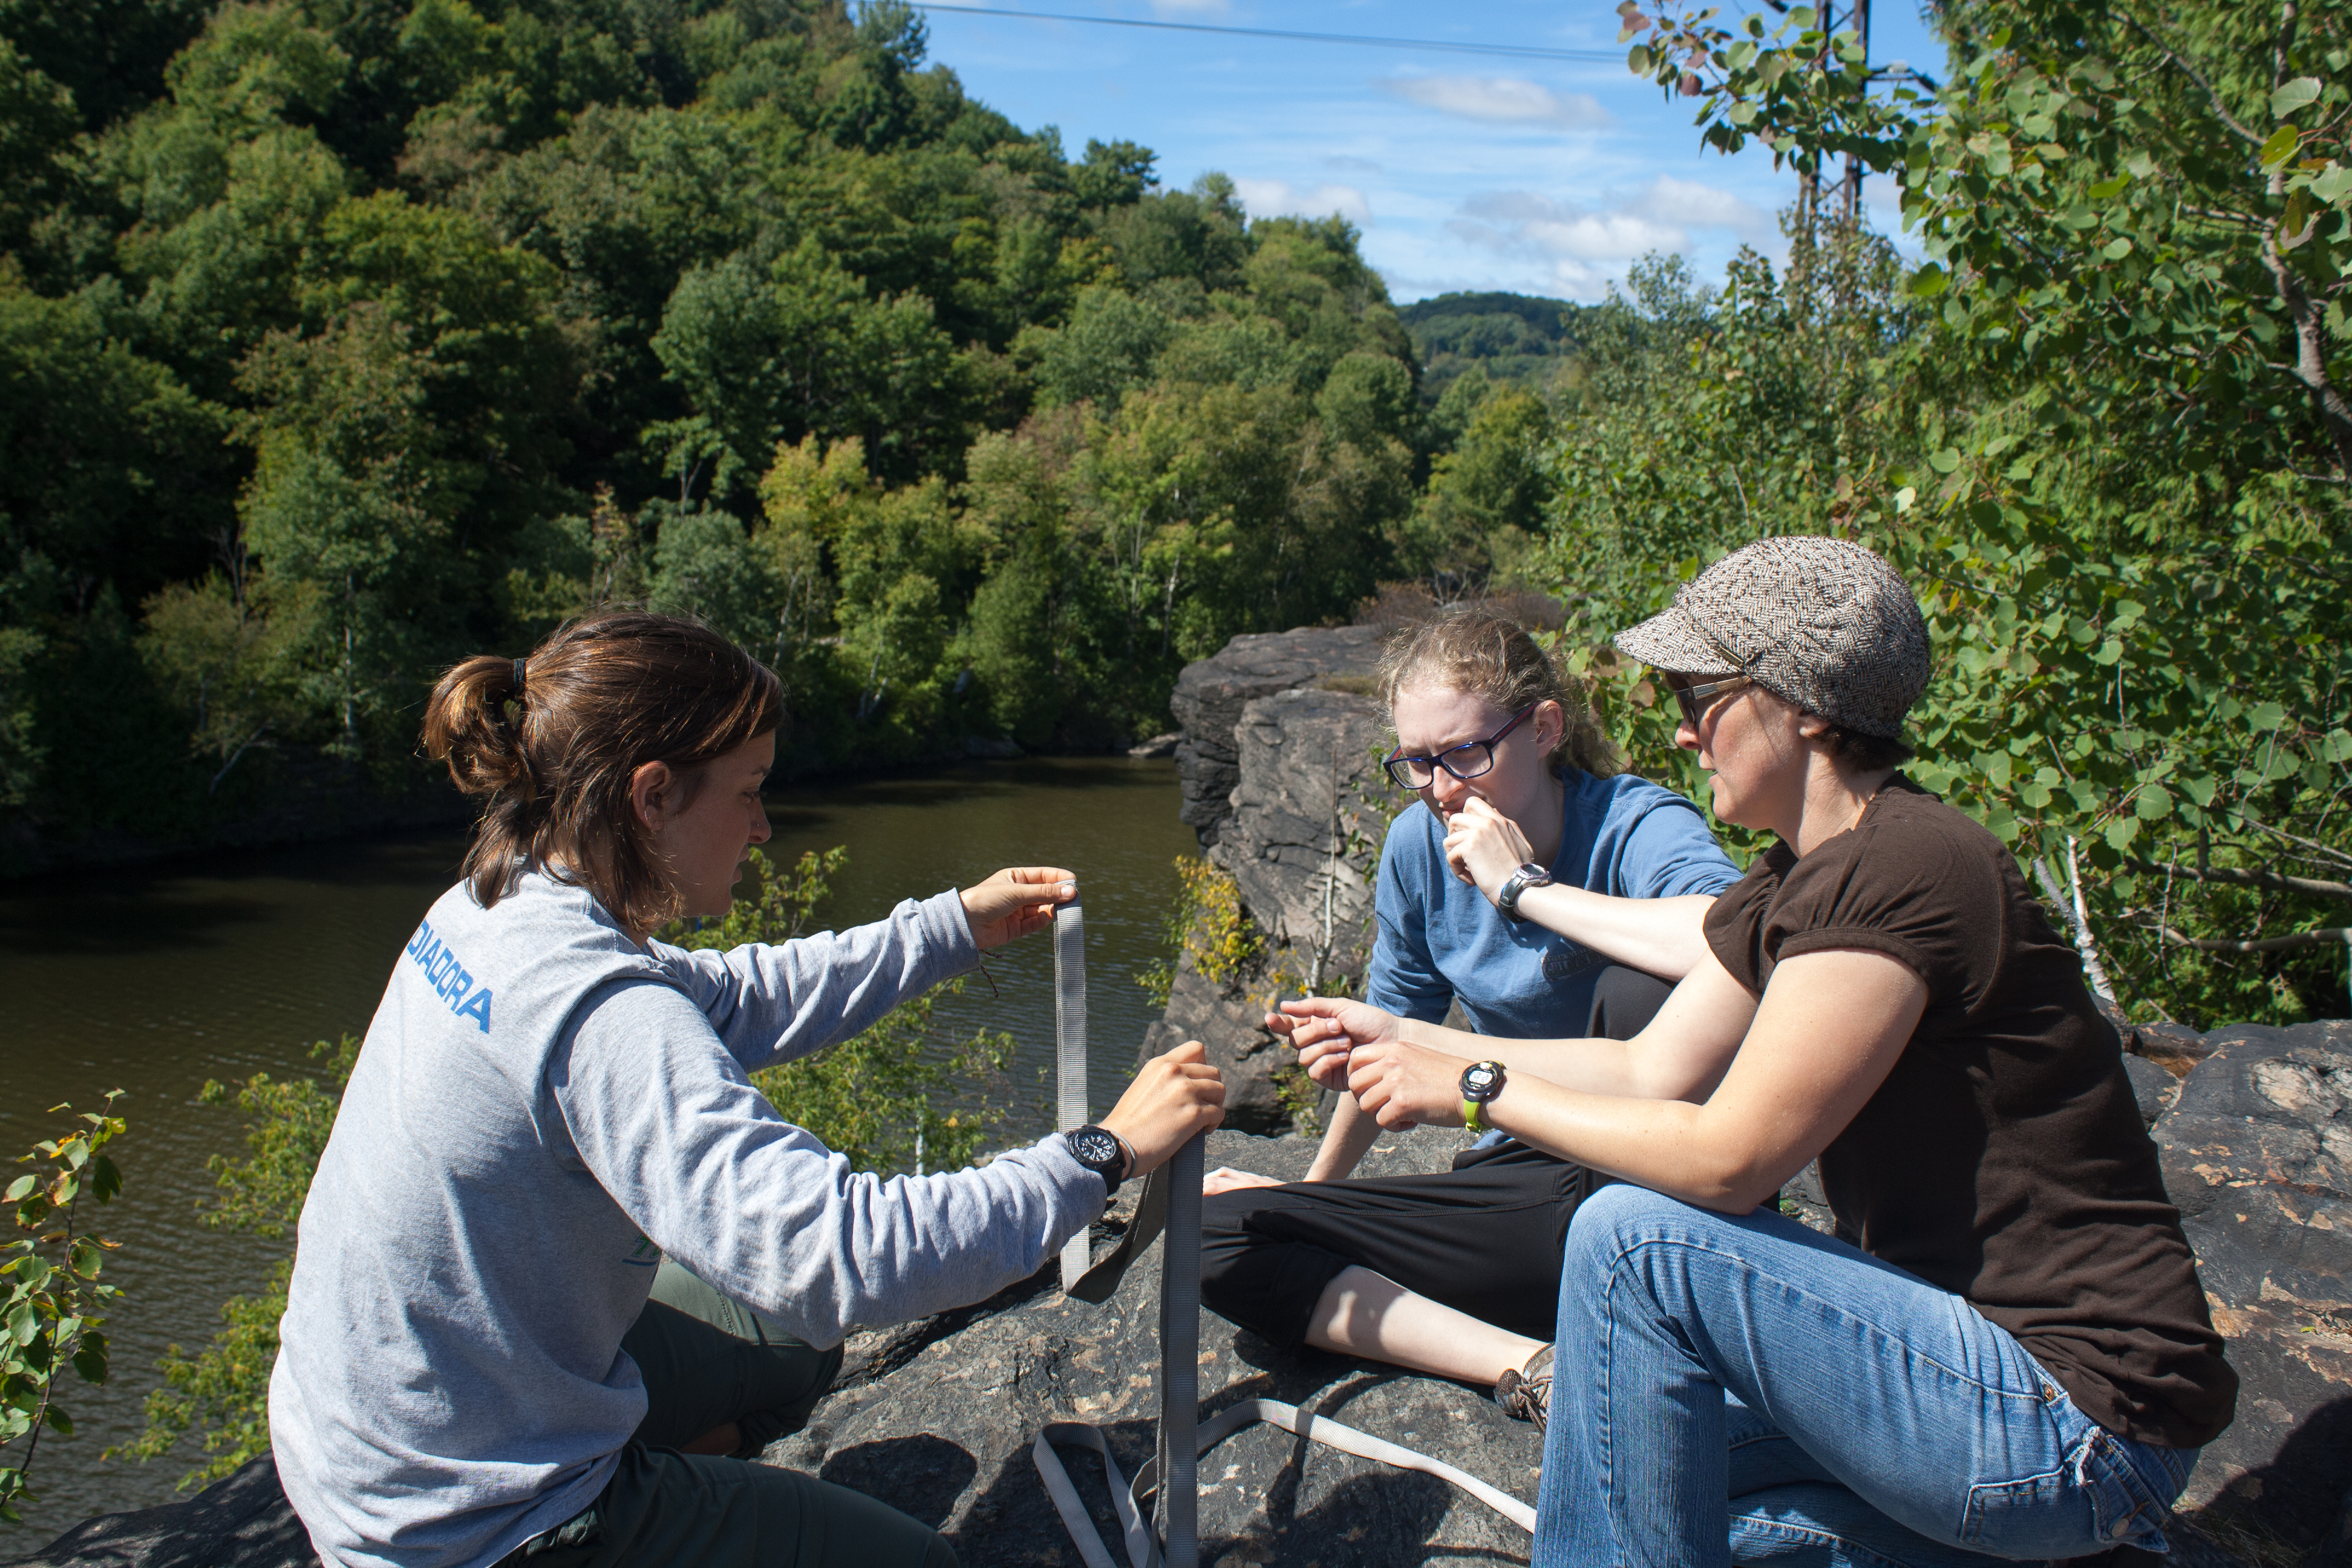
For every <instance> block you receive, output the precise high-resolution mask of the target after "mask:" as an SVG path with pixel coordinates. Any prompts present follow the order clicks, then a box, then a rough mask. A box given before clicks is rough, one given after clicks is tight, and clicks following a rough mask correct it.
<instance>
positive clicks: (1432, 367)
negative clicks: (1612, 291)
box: [1397, 294, 1591, 402]
mask: <svg viewBox="0 0 2352 1568" xmlns="http://www.w3.org/2000/svg"><path fill="white" fill-rule="evenodd" d="M1590 309H1591V307H1588V306H1583V305H1578V304H1574V303H1572V302H1570V301H1569V300H1547V299H1544V298H1542V297H1541V296H1539V295H1534V294H1440V295H1438V296H1437V297H1436V298H1435V299H1433V300H1422V301H1420V302H1419V303H1417V304H1412V305H1405V306H1402V307H1400V308H1399V309H1398V310H1397V318H1398V320H1400V321H1402V322H1403V323H1404V329H1405V331H1406V332H1407V333H1409V334H1410V335H1411V336H1412V346H1413V352H1414V353H1416V354H1417V355H1418V356H1419V358H1420V360H1421V367H1422V374H1421V391H1422V395H1423V397H1425V398H1428V399H1429V400H1430V401H1432V402H1434V401H1436V399H1437V398H1439V397H1441V396H1443V395H1444V392H1445V388H1446V387H1447V385H1448V384H1451V383H1452V382H1453V380H1454V377H1455V376H1457V375H1460V374H1462V373H1463V372H1464V371H1465V370H1467V369H1469V368H1470V367H1471V366H1472V365H1474V364H1475V365H1477V366H1479V367H1480V368H1482V369H1483V370H1485V371H1486V375H1487V378H1488V379H1489V380H1491V381H1496V382H1516V383H1518V384H1522V385H1525V386H1528V387H1530V388H1540V387H1545V386H1549V385H1550V384H1551V382H1552V378H1553V377H1554V376H1556V375H1558V374H1559V371H1560V369H1561V366H1562V363H1563V362H1566V361H1572V360H1574V359H1575V357H1576V354H1577V349H1578V343H1579V338H1580V323H1581V322H1582V320H1583V318H1584V316H1585V314H1586V312H1587V310H1590Z"/></svg>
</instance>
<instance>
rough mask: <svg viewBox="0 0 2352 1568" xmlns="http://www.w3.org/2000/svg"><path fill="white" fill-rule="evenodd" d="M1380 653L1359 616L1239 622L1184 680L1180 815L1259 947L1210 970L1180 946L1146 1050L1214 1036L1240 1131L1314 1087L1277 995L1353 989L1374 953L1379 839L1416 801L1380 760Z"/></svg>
mask: <svg viewBox="0 0 2352 1568" xmlns="http://www.w3.org/2000/svg"><path fill="white" fill-rule="evenodd" d="M1379 658H1380V647H1379V638H1378V634H1377V633H1375V632H1374V631H1373V630H1372V629H1371V628H1370V627H1364V626H1344V627H1335V628H1319V629H1309V630H1304V631H1294V632H1284V633H1282V634H1280V635H1278V636H1266V637H1235V638H1234V641H1233V643H1232V644H1231V645H1230V646H1228V647H1226V649H1225V650H1224V652H1223V653H1220V654H1219V655H1217V656H1216V658H1210V659H1203V660H1202V661H1201V662H1200V663H1198V664H1193V665H1190V666H1187V667H1186V668H1185V670H1184V673H1183V674H1182V675H1181V677H1179V678H1178V680H1177V684H1176V696H1175V699H1174V701H1173V703H1172V704H1171V706H1172V707H1173V708H1174V710H1175V711H1176V714H1177V716H1178V717H1179V718H1180V719H1181V720H1182V721H1184V726H1185V729H1184V739H1183V741H1182V742H1180V743H1179V745H1178V747H1177V752H1176V754H1177V760H1178V766H1179V769H1180V771H1181V777H1182V780H1183V785H1184V806H1183V812H1182V818H1183V820H1184V821H1185V822H1187V823H1189V824H1191V825H1192V826H1193V827H1194V828H1196V829H1197V830H1198V831H1199V832H1200V835H1201V839H1202V844H1203V845H1204V846H1206V848H1207V854H1208V857H1209V858H1210V860H1211V861H1212V862H1213V863H1214V864H1215V865H1216V866H1218V867H1219V868H1221V869H1223V870H1224V871H1225V872H1226V873H1228V874H1229V875H1230V876H1232V878H1233V879H1234V882H1235V884H1236V885H1237V886H1238V888H1239V890H1240V898H1241V907H1242V909H1243V910H1244V911H1246V913H1247V915H1248V917H1249V920H1250V923H1251V926H1252V928H1253V930H1254V931H1255V933H1256V936H1257V937H1258V938H1259V939H1260V941H1261V942H1262V943H1263V946H1262V949H1261V951H1259V952H1257V953H1255V955H1254V956H1252V957H1251V958H1250V959H1249V960H1248V961H1247V962H1245V963H1242V964H1241V965H1239V967H1238V968H1237V969H1236V970H1235V971H1234V973H1225V974H1221V975H1219V976H1218V977H1216V978H1214V979H1212V978H1211V977H1210V976H1208V975H1205V974H1203V973H1201V970H1200V967H1199V965H1198V964H1197V963H1195V962H1194V960H1193V959H1192V956H1191V955H1190V954H1189V953H1188V954H1187V955H1186V956H1185V957H1184V958H1182V959H1181V960H1180V961H1179V963H1178V964H1177V970H1176V978H1175V984H1174V985H1173V987H1172V988H1171V992H1170V994H1169V1003H1168V1010H1167V1013H1166V1015H1165V1016H1164V1017H1162V1019H1161V1020H1160V1022H1159V1023H1157V1024H1155V1025H1153V1026H1152V1027H1151V1029H1150V1031H1149V1032H1148V1033H1147V1034H1146V1035H1145V1037H1144V1040H1143V1045H1142V1054H1143V1055H1144V1056H1147V1057H1149V1056H1151V1055H1155V1054H1157V1053H1158V1052H1160V1051H1163V1050H1166V1049H1167V1048H1168V1047H1171V1046H1173V1045H1175V1044H1177V1043H1179V1042H1181V1041H1183V1040H1192V1039H1197V1040H1200V1041H1202V1042H1203V1043H1204V1044H1205V1045H1207V1047H1208V1048H1209V1055H1210V1059H1211V1060H1212V1061H1213V1062H1214V1063H1215V1064H1216V1065H1217V1066H1218V1067H1219V1068H1222V1069H1223V1071H1224V1073H1225V1079H1226V1084H1227V1099H1226V1102H1225V1103H1226V1114H1227V1118H1228V1124H1229V1125H1231V1126H1234V1127H1235V1128H1238V1129H1241V1130H1244V1131H1255V1132H1265V1131H1275V1130H1276V1129H1279V1128H1283V1127H1286V1126H1287V1125H1290V1124H1291V1123H1292V1122H1293V1121H1295V1120H1297V1117H1298V1114H1299V1113H1300V1112H1301V1111H1304V1110H1308V1109H1309V1108H1310V1107H1311V1106H1313V1105H1314V1104H1315V1103H1316V1102H1317V1100H1318V1098H1319V1097H1318V1096H1317V1095H1316V1094H1315V1092H1314V1090H1313V1086H1312V1085H1311V1084H1307V1083H1306V1082H1305V1081H1304V1079H1303V1078H1301V1077H1299V1076H1298V1075H1296V1074H1289V1075H1286V1076H1287V1078H1288V1082H1287V1083H1286V1082H1285V1081H1284V1080H1283V1079H1281V1078H1278V1077H1277V1073H1278V1071H1279V1070H1280V1069H1282V1068H1286V1066H1287V1065H1288V1059H1289V1058H1288V1057H1287V1054H1286V1052H1284V1051H1283V1050H1282V1049H1281V1047H1278V1046H1276V1044H1275V1040H1274V1037H1273V1036H1272V1035H1270V1034H1268V1033H1267V1032H1266V1031H1265V1029H1263V1028H1262V1027H1260V1020H1261V1019H1262V1018H1263V1017H1264V1016H1265V1011H1266V1008H1267V1006H1268V1005H1269V1004H1270V1003H1271V1002H1273V1001H1274V1000H1276V998H1278V997H1281V996H1285V995H1298V994H1303V993H1304V992H1306V991H1308V990H1326V991H1328V990H1330V989H1333V988H1335V987H1338V986H1340V985H1343V984H1344V985H1346V986H1348V987H1349V988H1351V989H1352V988H1354V987H1355V986H1356V985H1358V984H1360V983H1361V981H1362V979H1363V973H1364V964H1365V962H1366V960H1367V959H1369V957H1370V953H1371V915H1372V878H1373V873H1374V872H1375V870H1376V869H1377V868H1378V867H1379V864H1380V851H1381V837H1382V836H1383V835H1385V834H1386V832H1387V831H1388V819H1389V816H1390V815H1391V813H1393V812H1394V811H1395V810H1396V809H1397V808H1398V807H1399V806H1400V805H1411V801H1410V798H1409V797H1407V796H1403V795H1399V794H1398V793H1397V792H1395V791H1394V790H1392V789H1391V788H1390V787H1389V785H1388V782H1387V780H1386V779H1385V778H1383V777H1382V776H1381V771H1380V762H1379V758H1380V752H1381V742H1382V737H1383V735H1384V733H1385V731H1386V725H1387V722H1388V715H1387V713H1386V711H1385V710H1383V709H1382V708H1381V704H1380V703H1379V701H1378V700H1375V699H1374V698H1372V697H1371V696H1370V695H1368V694H1367V693H1368V692H1369V690H1370V677H1371V673H1372V670H1373V668H1374V667H1375V665H1376V664H1377V663H1378V661H1379ZM1286 1095H1287V1097H1288V1098H1287V1099H1286Z"/></svg>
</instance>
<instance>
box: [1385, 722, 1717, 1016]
mask: <svg viewBox="0 0 2352 1568" xmlns="http://www.w3.org/2000/svg"><path fill="white" fill-rule="evenodd" d="M1560 781H1561V783H1563V784H1566V785H1567V790H1566V792H1565V793H1566V795H1567V799H1566V801H1565V803H1564V805H1563V807H1562V811H1561V816H1560V836H1559V855H1558V856H1557V857H1555V858H1554V859H1553V860H1552V863H1551V866H1550V871H1551V874H1552V877H1553V879H1555V880H1558V881H1560V882H1564V883H1568V884H1570V885H1572V886H1575V887H1580V888H1584V889H1590V890H1591V891H1592V892H1596V893H1606V894H1608V895H1609V896H1610V897H1612V898H1619V899H1671V898H1675V897H1679V896H1681V895H1683V894H1685V893H1704V894H1707V895H1709V896H1712V895H1714V894H1717V893H1719V892H1721V891H1723V889H1726V888H1727V887H1729V886H1731V884H1732V883H1734V882H1736V881H1738V879H1739V870H1738V868H1737V867H1735V866H1733V865H1732V863H1731V858H1730V857H1728V856H1727V855H1726V854H1724V852H1723V848H1722V847H1721V846H1720V845H1718V844H1717V843H1716V841H1715V835H1714V834H1713V833H1711V832H1709V831H1708V830H1707V826H1706V818H1705V817H1703V816H1700V815H1699V810H1698V807H1696V806H1695V805H1692V804H1691V803H1690V802H1689V801H1687V800H1685V799H1684V798H1683V797H1682V796H1681V795H1676V794H1675V793H1674V792H1673V791H1672V790H1669V789H1663V788H1661V787H1659V786H1658V785H1656V784H1652V783H1651V782H1650V781H1649V780H1647V779H1643V778H1637V777H1635V776H1634V775H1633V774H1631V773H1620V774H1618V775H1617V776H1616V777H1615V778H1607V779H1603V778H1595V777H1593V775H1591V773H1581V772H1578V771H1576V770H1573V769H1568V770H1563V771H1562V772H1561V774H1560ZM1373 910H1374V912H1375V914H1376V915H1377V916H1378V918H1379V921H1380V929H1379V932H1378V934H1377V935H1376V936H1375V937H1374V938H1373V942H1372V962H1371V967H1370V972H1369V973H1368V974H1367V976H1366V984H1365V987H1364V992H1365V998H1366V1000H1368V1001H1370V1003H1371V1004H1372V1005H1374V1006H1375V1007H1380V1008H1383V1009H1385V1010H1386V1011H1388V1012H1391V1013H1394V1014H1396V1015H1397V1016H1400V1017H1405V1018H1418V1019H1420V1020H1422V1021H1423V1022H1424V1023H1436V1022H1438V1021H1440V1020H1441V1019H1443V1018H1444V1016H1445V1010H1446V1006H1447V1005H1448V1004H1449V1003H1451V1002H1452V1001H1453V1000H1454V998H1455V997H1456V996H1459V997H1460V998H1461V999H1462V1010H1463V1012H1464V1013H1465V1015H1466V1016H1468V1018H1469V1020H1470V1026H1471V1028H1473V1029H1475V1030H1476V1031H1477V1032H1478V1033H1479V1034H1482V1035H1495V1036H1499V1037H1503V1038H1506V1039H1538V1040H1540V1039H1559V1038H1563V1037H1575V1036H1580V1035H1581V1034H1583V1033H1584V1027H1585V1024H1586V1022H1587V1020H1588V1018H1589V1016H1590V1015H1591V1010H1592V987H1593V983H1594V982H1595V981H1596V980H1597V979H1599V977H1600V974H1601V969H1602V968H1603V967H1604V966H1605V965H1606V964H1607V963H1608V962H1609V961H1608V960H1607V959H1606V958H1604V957H1602V956H1601V954H1600V953H1598V952H1594V951H1593V950H1592V949H1591V948H1589V947H1586V946H1584V945H1583V944H1582V943H1580V942H1572V941H1570V939H1569V938H1567V937H1564V936H1561V935H1560V934H1559V932H1557V931H1547V930H1545V929H1544V928H1543V927H1542V926H1539V925H1538V924H1537V923H1536V922H1535V921H1519V922H1514V921H1508V920H1506V919H1504V918H1503V914H1502V911H1500V910H1497V909H1496V908H1495V906H1494V905H1492V904H1490V903H1488V902H1487V901H1486V895H1485V894H1484V893H1481V892H1480V891H1479V890H1478V889H1476V888H1474V887H1472V886H1470V885H1469V884H1468V883H1466V882H1464V881H1462V880H1460V879H1458V878H1456V877H1455V876H1454V871H1453V868H1451V867H1449V866H1447V865H1446V863H1445V825H1444V823H1443V822H1442V821H1440V820H1439V818H1438V816H1437V814H1436V813H1435V812H1433V811H1431V810H1430V809H1429V808H1428V807H1426V806H1424V805H1420V804H1419V803H1417V802H1416V803H1415V804H1414V805H1412V806H1410V807H1408V808H1406V810H1405V812H1404V814H1403V815H1402V816H1399V817H1398V818H1397V819H1396V821H1394V822H1393V823H1391V824H1390V826H1389V836H1388V842H1387V843H1386V844H1384V845H1382V846H1381V879H1380V886H1379V889H1378V890H1377V891H1376V893H1375V894H1374V899H1373Z"/></svg>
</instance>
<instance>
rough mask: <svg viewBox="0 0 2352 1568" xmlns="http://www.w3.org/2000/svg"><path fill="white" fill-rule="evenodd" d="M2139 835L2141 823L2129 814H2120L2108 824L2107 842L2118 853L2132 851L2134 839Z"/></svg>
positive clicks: (2122, 853) (2124, 853)
mask: <svg viewBox="0 0 2352 1568" xmlns="http://www.w3.org/2000/svg"><path fill="white" fill-rule="evenodd" d="M2105 837H2106V840H2107V843H2108V844H2109V845H2110V846H2111V847H2113V848H2114V849H2115V851H2116V854H2118V855H2128V854H2130V853H2131V847H2132V840H2133V839H2135V838H2137V837H2139V824H2138V823H2137V821H2135V820H2134V819H2132V818H2131V817H2128V816H2118V817H2116V819H2115V820H2114V821H2113V822H2110V823H2108V824H2107V831H2106V834H2105Z"/></svg>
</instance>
